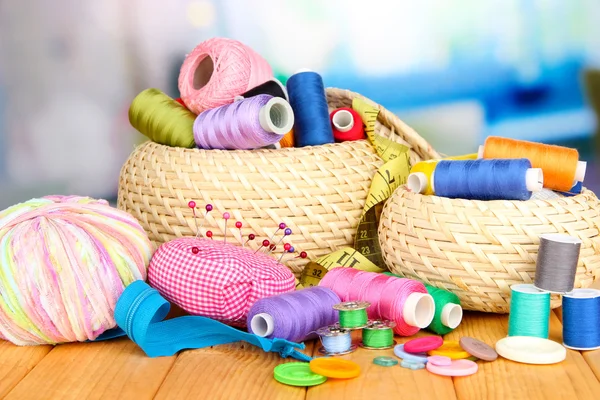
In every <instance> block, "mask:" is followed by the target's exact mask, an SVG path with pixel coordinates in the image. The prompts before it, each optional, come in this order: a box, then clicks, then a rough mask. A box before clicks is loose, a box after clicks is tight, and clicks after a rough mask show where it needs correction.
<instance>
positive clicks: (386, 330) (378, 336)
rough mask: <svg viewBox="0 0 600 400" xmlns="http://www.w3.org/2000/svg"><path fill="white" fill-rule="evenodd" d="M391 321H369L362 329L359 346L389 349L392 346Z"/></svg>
mask: <svg viewBox="0 0 600 400" xmlns="http://www.w3.org/2000/svg"><path fill="white" fill-rule="evenodd" d="M395 326H396V324H395V323H394V322H392V321H369V323H368V324H367V326H365V327H364V329H363V331H362V343H361V344H360V345H361V347H364V348H365V349H371V350H383V349H391V348H392V347H394V345H395V344H396V342H394V330H393V329H394V327H395Z"/></svg>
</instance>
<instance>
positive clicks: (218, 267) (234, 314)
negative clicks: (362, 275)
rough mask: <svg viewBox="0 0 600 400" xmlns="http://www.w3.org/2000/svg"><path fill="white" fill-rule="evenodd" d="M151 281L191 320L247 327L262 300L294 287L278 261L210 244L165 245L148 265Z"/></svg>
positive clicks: (205, 241) (191, 240) (194, 240)
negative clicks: (253, 308)
mask: <svg viewBox="0 0 600 400" xmlns="http://www.w3.org/2000/svg"><path fill="white" fill-rule="evenodd" d="M148 282H149V283H150V285H151V286H152V287H154V288H155V289H157V290H158V291H159V292H160V293H161V295H163V296H164V297H165V298H166V299H167V300H169V301H171V302H173V303H175V304H177V305H178V306H179V307H181V308H182V309H183V310H185V311H187V312H188V313H190V314H192V315H202V316H205V317H209V318H213V319H216V320H219V321H222V322H224V323H226V324H229V325H235V326H244V325H245V324H246V316H247V314H248V311H249V309H250V306H251V305H252V304H254V303H255V302H256V301H257V300H259V299H261V298H263V297H268V296H275V295H278V294H282V293H287V292H290V291H292V290H294V288H295V278H294V275H293V274H292V272H291V271H290V270H289V269H288V268H287V267H285V266H284V265H282V264H280V263H278V262H277V261H276V260H274V259H273V258H271V257H269V256H267V255H266V254H263V253H261V252H259V253H253V252H252V251H251V250H249V249H248V248H244V247H239V246H235V245H233V244H229V243H223V242H221V241H216V240H210V239H197V238H180V239H175V240H172V241H170V242H166V243H163V244H162V245H161V246H160V247H159V248H158V250H157V251H156V253H154V256H153V257H152V260H151V261H150V265H149V266H148Z"/></svg>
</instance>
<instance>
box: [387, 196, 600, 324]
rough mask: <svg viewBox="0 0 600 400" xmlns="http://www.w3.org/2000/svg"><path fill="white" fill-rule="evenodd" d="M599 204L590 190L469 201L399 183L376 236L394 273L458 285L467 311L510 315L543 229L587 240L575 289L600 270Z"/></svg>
mask: <svg viewBox="0 0 600 400" xmlns="http://www.w3.org/2000/svg"><path fill="white" fill-rule="evenodd" d="M598 203H599V202H598V198H597V197H596V196H595V195H594V193H593V192H591V191H589V190H585V189H584V191H583V192H582V193H581V194H580V195H577V196H574V197H561V198H558V199H552V200H529V201H471V200H462V199H448V198H443V197H437V196H424V195H421V194H416V193H412V192H409V191H408V190H407V189H406V187H400V188H398V190H397V191H396V192H395V193H394V194H393V195H392V197H391V198H390V199H389V200H388V202H387V203H386V205H385V207H384V209H383V213H382V215H381V220H380V225H379V241H380V244H381V248H382V252H383V256H384V259H385V262H386V264H387V266H388V267H389V268H390V269H391V270H392V271H393V272H395V273H398V274H401V275H405V276H407V277H412V278H416V279H420V280H423V281H424V282H427V283H430V284H432V285H434V286H437V287H441V288H444V289H448V290H451V291H453V292H454V293H456V294H457V295H458V296H459V297H460V299H461V302H462V304H463V306H464V307H465V308H466V309H470V310H479V311H488V312H497V313H507V312H508V311H509V300H510V286H511V285H512V284H516V283H533V279H534V275H535V261H536V258H537V251H538V246H539V235H541V234H544V233H564V234H568V235H572V236H575V237H578V238H580V239H581V240H582V241H583V244H582V247H581V255H580V258H579V265H578V268H577V278H576V282H575V285H576V287H587V286H589V285H591V284H592V282H593V281H594V279H596V278H597V277H598V276H600V255H599V250H600V236H599V226H600V207H599V204H598ZM552 305H553V307H558V306H560V301H559V299H558V296H556V297H553V302H552Z"/></svg>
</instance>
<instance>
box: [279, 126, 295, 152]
mask: <svg viewBox="0 0 600 400" xmlns="http://www.w3.org/2000/svg"><path fill="white" fill-rule="evenodd" d="M279 145H280V146H281V147H282V148H284V147H294V130H293V129H292V130H290V131H289V132H288V133H286V134H285V135H284V136H283V137H282V138H281V140H280V141H279Z"/></svg>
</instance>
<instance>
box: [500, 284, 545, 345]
mask: <svg viewBox="0 0 600 400" xmlns="http://www.w3.org/2000/svg"><path fill="white" fill-rule="evenodd" d="M510 290H511V296H510V314H509V315H508V336H533V337H539V338H543V339H548V331H549V325H550V292H545V291H543V290H540V289H538V288H536V287H535V286H533V285H530V284H519V285H513V286H511V287H510Z"/></svg>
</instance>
